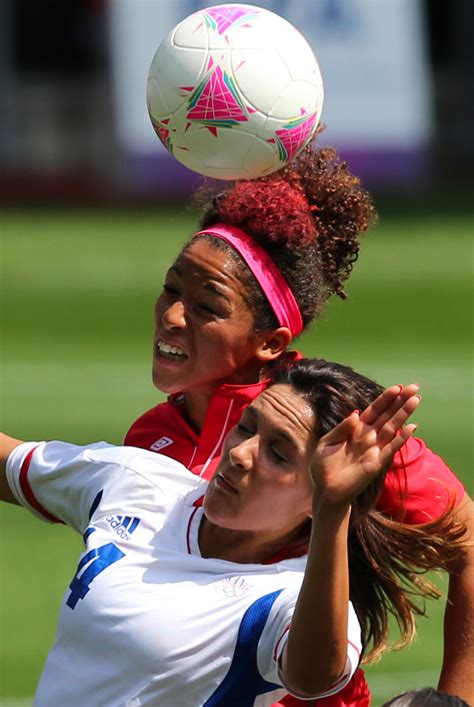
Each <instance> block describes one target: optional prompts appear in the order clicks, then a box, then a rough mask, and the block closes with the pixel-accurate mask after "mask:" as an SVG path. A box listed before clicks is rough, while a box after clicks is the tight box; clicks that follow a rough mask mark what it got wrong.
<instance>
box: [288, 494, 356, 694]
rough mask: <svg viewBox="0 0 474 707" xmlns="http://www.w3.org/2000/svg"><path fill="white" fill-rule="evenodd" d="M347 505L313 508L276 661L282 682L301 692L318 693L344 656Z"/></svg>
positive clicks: (329, 681) (340, 668) (331, 680)
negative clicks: (288, 624)
mask: <svg viewBox="0 0 474 707" xmlns="http://www.w3.org/2000/svg"><path fill="white" fill-rule="evenodd" d="M349 516H350V506H345V507H341V508H339V509H338V510H335V509H328V508H323V507H321V506H319V507H317V508H315V509H314V513H313V530H312V534H311V543H310V550H309V554H308V563H307V567H306V572H305V577H304V580H303V584H302V587H301V591H300V594H299V597H298V601H297V604H296V607H295V612H294V615H293V620H292V624H291V630H290V633H289V637H288V642H287V645H286V649H285V652H284V654H283V660H282V677H283V679H284V681H285V684H286V686H287V687H288V688H289V689H291V690H292V691H293V692H295V693H296V694H300V695H302V696H312V695H317V694H318V693H320V692H324V691H325V690H327V689H328V688H330V687H331V685H333V684H334V682H336V680H337V679H338V678H339V677H340V676H341V674H342V672H343V670H344V667H345V663H346V656H347V625H348V610H349V570H348V557H347V533H348V526H349Z"/></svg>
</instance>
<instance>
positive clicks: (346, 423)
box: [319, 411, 359, 445]
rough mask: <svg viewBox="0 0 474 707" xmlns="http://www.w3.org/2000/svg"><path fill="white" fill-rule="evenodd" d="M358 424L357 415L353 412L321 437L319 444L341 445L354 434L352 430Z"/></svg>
mask: <svg viewBox="0 0 474 707" xmlns="http://www.w3.org/2000/svg"><path fill="white" fill-rule="evenodd" d="M358 424H359V413H358V412H357V411H354V412H353V413H351V414H350V415H349V416H348V417H346V418H344V420H342V422H340V423H339V424H338V425H336V427H334V428H333V429H332V430H330V431H329V432H327V434H325V435H324V436H323V437H321V439H320V441H319V443H320V444H321V443H323V444H326V445H331V444H341V443H342V442H345V441H346V440H347V439H349V438H350V437H351V436H352V435H353V434H354V430H355V429H356V428H357V426H358Z"/></svg>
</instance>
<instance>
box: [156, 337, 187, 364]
mask: <svg viewBox="0 0 474 707" xmlns="http://www.w3.org/2000/svg"><path fill="white" fill-rule="evenodd" d="M156 350H157V352H158V354H159V355H160V356H163V358H166V359H168V361H185V360H186V359H187V358H188V354H187V353H186V351H185V350H184V349H182V348H181V347H180V346H176V344H165V342H164V341H158V342H157V344H156Z"/></svg>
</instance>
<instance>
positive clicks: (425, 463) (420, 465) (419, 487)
mask: <svg viewBox="0 0 474 707" xmlns="http://www.w3.org/2000/svg"><path fill="white" fill-rule="evenodd" d="M463 495H464V486H463V485H462V483H461V482H460V481H459V479H458V478H457V477H456V476H455V475H454V474H453V472H452V471H451V469H450V468H449V467H448V465H447V464H446V463H445V462H444V461H443V459H441V457H439V456H438V455H437V454H435V453H434V452H432V451H431V450H430V449H428V448H427V446H426V445H425V443H424V442H423V440H421V439H418V438H416V437H413V438H411V439H409V440H408V442H407V443H406V445H405V447H404V448H403V449H402V450H401V451H400V452H398V453H397V454H396V455H395V459H394V462H393V464H392V466H391V468H390V470H389V471H388V473H387V477H386V479H385V484H384V487H383V490H382V493H381V495H380V498H379V501H378V503H377V507H378V509H379V510H381V511H383V512H384V513H386V514H387V515H389V516H391V517H392V518H394V519H396V520H400V521H403V522H405V523H410V524H412V525H416V524H418V523H427V522H428V521H431V520H435V519H436V518H439V516H441V515H442V514H443V513H444V511H445V510H446V509H447V508H448V507H449V506H450V504H452V503H454V505H457V504H458V503H459V502H460V501H461V499H462V497H463Z"/></svg>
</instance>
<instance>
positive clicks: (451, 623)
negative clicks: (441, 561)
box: [439, 499, 474, 704]
mask: <svg viewBox="0 0 474 707" xmlns="http://www.w3.org/2000/svg"><path fill="white" fill-rule="evenodd" d="M466 500H467V499H466ZM460 508H461V510H460V511H459V513H460V520H462V521H463V522H464V523H465V524H466V526H467V529H468V539H470V541H471V542H472V541H473V540H474V517H473V516H474V513H473V509H474V503H473V502H472V501H470V500H467V503H466V504H464V503H463V504H461V507H460ZM473 665H474V547H473V546H471V547H469V548H468V549H467V551H466V554H465V556H464V558H463V560H462V562H461V563H460V565H459V567H456V568H454V570H453V572H452V573H451V574H450V578H449V594H448V602H447V604H446V611H445V615H444V656H443V667H442V671H441V676H440V681H439V690H440V691H442V692H447V693H448V694H451V695H457V696H459V697H462V698H463V699H464V700H465V701H466V702H467V703H468V704H474V672H473Z"/></svg>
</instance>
